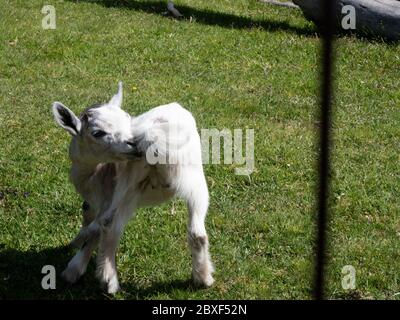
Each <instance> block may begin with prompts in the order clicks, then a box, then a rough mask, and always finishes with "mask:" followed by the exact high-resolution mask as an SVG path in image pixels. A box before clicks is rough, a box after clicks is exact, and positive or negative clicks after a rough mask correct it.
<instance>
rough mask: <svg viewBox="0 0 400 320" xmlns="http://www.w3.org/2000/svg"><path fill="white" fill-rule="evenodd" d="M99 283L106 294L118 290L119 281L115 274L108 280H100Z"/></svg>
mask: <svg viewBox="0 0 400 320" xmlns="http://www.w3.org/2000/svg"><path fill="white" fill-rule="evenodd" d="M100 284H101V287H102V289H103V290H104V291H106V292H107V293H108V294H115V293H117V292H118V291H119V282H118V277H117V276H113V277H111V279H110V280H108V281H105V280H101V281H100Z"/></svg>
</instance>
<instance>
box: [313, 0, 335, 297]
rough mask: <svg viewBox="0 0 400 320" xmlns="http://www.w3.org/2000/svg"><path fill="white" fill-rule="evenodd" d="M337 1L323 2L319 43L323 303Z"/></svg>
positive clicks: (318, 287) (318, 267) (318, 290)
mask: <svg viewBox="0 0 400 320" xmlns="http://www.w3.org/2000/svg"><path fill="white" fill-rule="evenodd" d="M335 2H336V0H324V7H323V17H324V20H323V21H324V22H323V23H322V24H321V31H322V36H323V41H322V79H321V80H322V81H321V110H320V112H321V114H320V117H321V124H320V125H321V126H320V135H319V137H320V138H319V139H320V141H319V144H320V157H319V193H318V223H317V244H316V263H315V282H314V298H315V299H317V300H321V299H324V289H325V287H324V285H325V273H324V271H325V263H326V249H327V248H326V247H327V246H326V242H327V241H326V238H327V227H328V196H329V170H330V165H329V160H330V127H331V124H330V122H331V100H332V82H333V81H332V71H333V58H334V57H333V32H334V18H333V15H334V5H335Z"/></svg>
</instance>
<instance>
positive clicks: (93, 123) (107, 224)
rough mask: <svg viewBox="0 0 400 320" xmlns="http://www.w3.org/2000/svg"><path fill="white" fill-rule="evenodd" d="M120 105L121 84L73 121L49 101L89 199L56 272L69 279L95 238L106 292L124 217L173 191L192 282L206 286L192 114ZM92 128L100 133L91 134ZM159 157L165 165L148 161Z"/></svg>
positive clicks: (202, 201)
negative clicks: (70, 252)
mask: <svg viewBox="0 0 400 320" xmlns="http://www.w3.org/2000/svg"><path fill="white" fill-rule="evenodd" d="M121 104H122V84H121V83H120V85H119V90H118V93H117V94H116V95H115V96H114V97H113V98H112V99H111V100H110V102H109V103H107V104H104V105H102V106H100V107H97V108H94V109H89V110H88V111H87V112H86V113H84V114H83V115H82V116H81V118H80V119H78V118H77V117H76V116H75V115H74V114H73V112H72V111H71V110H69V109H68V108H66V107H65V106H63V105H62V104H61V103H54V105H53V113H54V115H55V119H56V121H57V123H59V124H60V126H61V127H63V128H64V129H66V130H67V131H68V132H70V133H71V135H72V142H71V146H70V158H71V160H72V169H71V180H72V182H73V183H74V185H75V187H76V189H77V191H78V192H79V193H80V194H81V196H82V197H83V198H84V199H85V201H86V202H87V203H88V204H89V210H87V211H86V212H84V225H83V226H82V228H81V230H80V232H79V234H78V235H77V237H76V238H75V239H74V240H73V244H75V245H76V246H78V247H79V248H80V249H79V251H78V253H77V254H76V255H75V257H74V258H73V259H72V260H71V262H70V263H69V264H68V266H67V268H66V270H65V271H64V272H63V276H64V278H65V279H66V280H68V281H70V282H75V281H76V280H77V279H78V278H79V277H80V276H81V275H82V274H83V273H84V272H85V270H86V267H87V264H88V262H89V259H90V256H91V253H92V251H93V250H94V249H95V248H96V246H97V245H98V244H99V252H98V258H97V266H98V267H97V276H98V277H99V279H100V282H101V283H102V284H104V285H105V286H106V288H107V291H108V292H109V293H114V292H116V291H117V290H118V288H119V284H118V278H117V270H116V265H115V253H116V249H117V246H118V242H119V239H120V237H121V234H122V232H123V229H124V226H125V225H126V223H127V222H128V220H129V218H130V217H131V216H133V214H134V212H135V211H136V210H137V209H138V208H140V207H143V206H154V205H157V204H160V203H163V202H165V201H167V200H169V199H171V198H172V197H174V196H178V197H180V198H182V199H184V200H185V202H186V203H187V207H188V211H189V219H188V243H189V246H190V248H191V253H192V265H193V270H192V277H193V280H194V282H195V283H196V284H198V285H202V286H211V285H212V283H213V281H214V280H213V278H212V275H211V274H212V272H213V266H212V263H211V259H210V255H209V252H208V237H207V233H206V229H205V225H204V222H205V217H206V214H207V208H208V189H207V184H206V179H205V177H204V172H203V167H202V161H201V144H200V137H199V135H198V132H197V128H196V123H195V120H194V118H193V116H192V115H191V113H190V112H189V111H187V110H186V109H184V108H183V107H181V106H180V105H179V104H178V103H171V104H167V105H163V106H159V107H156V108H154V109H151V110H150V111H148V112H146V113H144V114H142V115H140V116H138V117H131V116H129V115H128V114H127V113H125V112H124V111H123V110H122V109H121ZM99 130H100V131H103V132H104V133H105V135H104V136H101V137H93V134H96V133H98V132H99ZM155 155H156V156H155ZM152 156H153V158H152V159H151V160H152V161H150V158H151V157H152ZM154 156H155V158H154ZM163 157H166V158H167V160H168V161H167V163H164V162H162V161H160V162H161V163H160V162H157V161H156V162H154V159H155V160H160V159H161V160H162V158H163Z"/></svg>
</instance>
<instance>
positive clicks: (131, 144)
mask: <svg viewBox="0 0 400 320" xmlns="http://www.w3.org/2000/svg"><path fill="white" fill-rule="evenodd" d="M126 144H127V145H128V146H131V147H132V148H133V147H136V143H135V142H133V141H127V142H126Z"/></svg>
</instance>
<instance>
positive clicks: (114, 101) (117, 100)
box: [108, 81, 122, 108]
mask: <svg viewBox="0 0 400 320" xmlns="http://www.w3.org/2000/svg"><path fill="white" fill-rule="evenodd" d="M108 105H109V106H110V107H112V108H121V106H122V81H120V82H118V92H117V94H116V95H115V96H113V97H112V98H111V100H110V102H109V103H108Z"/></svg>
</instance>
